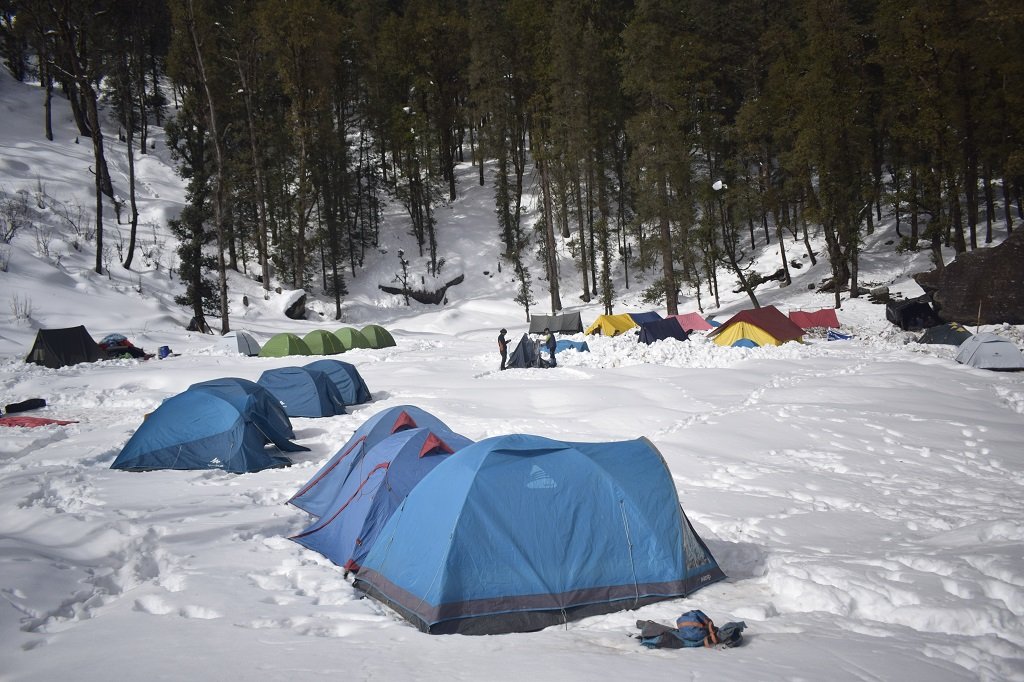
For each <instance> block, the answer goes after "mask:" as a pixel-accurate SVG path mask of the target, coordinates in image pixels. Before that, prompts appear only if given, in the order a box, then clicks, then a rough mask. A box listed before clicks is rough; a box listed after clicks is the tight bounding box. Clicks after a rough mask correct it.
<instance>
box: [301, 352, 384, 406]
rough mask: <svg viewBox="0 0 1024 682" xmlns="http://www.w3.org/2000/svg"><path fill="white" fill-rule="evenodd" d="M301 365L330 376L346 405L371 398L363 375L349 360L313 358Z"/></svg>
mask: <svg viewBox="0 0 1024 682" xmlns="http://www.w3.org/2000/svg"><path fill="white" fill-rule="evenodd" d="M303 366H304V367H306V368H307V369H313V370H317V371H319V372H323V373H324V374H326V375H327V376H328V377H330V379H331V381H333V382H334V385H335V386H337V387H338V392H339V393H341V398H342V400H344V401H345V404H346V405H360V404H362V403H368V402H370V400H372V399H373V398H372V396H371V395H370V389H369V388H367V387H366V382H365V381H363V377H362V376H360V374H359V370H357V369H356V366H355V365H353V364H352V363H350V362H344V361H342V360H333V359H331V358H324V359H323V360H314V361H313V362H311V363H309V364H308V365H303Z"/></svg>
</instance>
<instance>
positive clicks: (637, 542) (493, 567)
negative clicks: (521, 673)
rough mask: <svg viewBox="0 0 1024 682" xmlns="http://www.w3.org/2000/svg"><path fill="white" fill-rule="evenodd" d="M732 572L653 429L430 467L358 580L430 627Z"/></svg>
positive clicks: (516, 442) (511, 618) (625, 602)
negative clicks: (680, 489)
mask: <svg viewBox="0 0 1024 682" xmlns="http://www.w3.org/2000/svg"><path fill="white" fill-rule="evenodd" d="M496 500H500V503H496ZM724 577H725V576H724V574H723V573H722V571H721V569H720V568H719V567H718V564H717V562H716V561H715V559H714V557H712V556H711V552H710V551H708V549H707V547H706V546H705V544H704V543H703V541H702V540H701V539H700V537H699V536H698V535H697V533H696V532H695V531H694V529H693V527H692V526H691V525H690V522H689V521H688V520H687V518H686V515H685V514H684V513H683V511H682V508H681V507H680V505H679V497H678V495H677V493H676V488H675V484H674V483H673V480H672V476H671V474H670V473H669V470H668V467H667V465H666V464H665V461H664V460H663V459H662V457H661V454H660V453H659V452H658V451H657V449H656V448H655V447H654V446H653V445H652V444H651V443H650V441H648V440H647V439H644V438H641V439H637V440H632V441H624V442H616V443H564V442H559V441H554V440H549V439H547V438H541V437H539V436H530V435H509V436H498V437H495V438H488V439H485V440H482V441H479V442H476V443H474V444H472V445H468V446H466V447H465V448H463V449H462V450H460V451H459V452H458V454H457V455H456V456H454V457H448V458H446V459H445V460H444V461H442V462H441V463H440V464H438V465H437V466H436V467H435V468H434V470H433V471H431V472H430V473H429V474H427V475H426V476H425V477H424V478H423V480H421V481H420V483H419V484H418V485H417V486H416V487H415V488H413V490H412V492H410V493H409V495H408V497H406V499H405V502H404V503H403V504H402V505H401V506H400V507H399V508H398V509H397V510H396V511H395V513H394V514H393V515H392V516H391V518H390V520H388V522H387V524H386V525H385V527H384V529H383V530H382V531H381V532H380V535H379V537H378V539H377V542H376V543H375V544H374V546H373V547H372V548H371V549H370V551H369V553H368V554H367V556H366V558H365V559H364V560H363V562H362V565H361V568H360V570H359V572H358V573H357V574H356V580H355V583H354V585H355V587H356V588H357V589H360V590H362V591H363V592H365V593H366V594H368V595H369V596H371V597H373V598H375V599H377V600H379V601H381V602H383V603H385V604H387V605H389V606H391V607H392V608H394V609H395V610H396V611H397V612H398V613H400V614H401V615H402V616H403V617H405V618H406V619H408V620H409V621H410V622H411V623H413V624H414V625H415V626H416V627H418V628H419V629H420V630H422V631H424V632H428V633H437V634H443V633H462V634H500V633H507V632H527V631H532V630H539V629H542V628H545V627H547V626H549V625H555V624H561V623H565V622H567V621H570V620H576V619H579V618H583V617H586V616H591V615H597V614H602V613H610V612H613V611H619V610H623V609H634V608H638V607H640V606H643V605H645V604H650V603H653V602H657V601H661V600H665V599H675V598H677V597H682V596H685V595H688V594H690V593H691V592H693V591H695V590H697V589H698V588H700V587H703V586H705V585H708V584H711V583H712V582H714V581H716V580H720V579H722V578H724Z"/></svg>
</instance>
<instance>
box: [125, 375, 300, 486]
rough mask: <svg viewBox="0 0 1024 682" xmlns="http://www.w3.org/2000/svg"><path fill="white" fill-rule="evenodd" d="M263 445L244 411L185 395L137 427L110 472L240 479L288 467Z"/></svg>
mask: <svg viewBox="0 0 1024 682" xmlns="http://www.w3.org/2000/svg"><path fill="white" fill-rule="evenodd" d="M265 443H266V436H265V434H264V433H263V432H262V431H261V430H260V429H259V428H258V427H257V425H256V423H255V421H254V419H253V415H252V413H250V412H249V411H248V410H245V409H243V410H239V408H238V407H236V406H235V405H234V404H232V402H231V401H230V400H226V399H225V398H222V397H221V396H218V395H216V394H214V393H211V392H208V391H185V392H184V393H179V394H178V395H176V396H173V397H171V398H168V399H167V400H165V401H164V402H163V403H162V404H161V405H160V407H158V408H157V409H156V410H154V411H153V413H152V414H150V415H149V417H148V418H147V419H146V420H145V421H144V422H142V424H141V425H140V426H139V428H138V430H137V431H136V432H135V433H134V434H133V435H132V437H131V438H129V439H128V442H127V443H126V444H125V446H124V447H123V448H122V449H121V452H120V453H119V454H118V456H117V458H116V459H115V460H114V463H113V464H111V465H110V468H111V469H127V470H129V471H149V470H153V469H222V470H224V471H228V472H231V473H236V474H241V473H247V472H253V471H261V470H262V469H269V468H273V467H283V466H289V465H290V464H291V460H289V459H288V458H287V457H282V456H280V455H275V454H272V453H271V452H270V451H267V450H266V449H265V447H264V445H265ZM294 447H299V446H294ZM299 449H304V448H299Z"/></svg>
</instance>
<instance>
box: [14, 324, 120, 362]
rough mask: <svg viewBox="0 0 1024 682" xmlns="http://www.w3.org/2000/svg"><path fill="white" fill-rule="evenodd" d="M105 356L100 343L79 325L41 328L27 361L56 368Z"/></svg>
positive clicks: (93, 360)
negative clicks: (62, 327) (65, 327)
mask: <svg viewBox="0 0 1024 682" xmlns="http://www.w3.org/2000/svg"><path fill="white" fill-rule="evenodd" d="M103 357H104V355H103V350H102V349H101V348H100V347H99V344H97V343H96V342H95V341H93V340H92V337H91V336H89V332H88V331H86V329H85V327H83V326H81V325H79V326H77V327H68V328H67V329H40V330H39V332H38V333H36V342H35V343H34V344H32V350H30V351H29V352H28V357H26V358H25V362H33V363H35V364H37V365H42V366H43V367H52V368H54V369H56V368H57V367H66V366H68V365H77V364H78V363H80V362H96V361H97V360H99V359H101V358H103Z"/></svg>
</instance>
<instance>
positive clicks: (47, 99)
mask: <svg viewBox="0 0 1024 682" xmlns="http://www.w3.org/2000/svg"><path fill="white" fill-rule="evenodd" d="M39 77H40V78H41V79H42V81H43V127H44V129H45V133H46V139H47V140H49V141H50V142H53V105H52V102H53V77H52V76H51V75H50V67H49V66H48V65H47V64H46V58H45V57H44V56H43V55H42V54H41V55H39Z"/></svg>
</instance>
